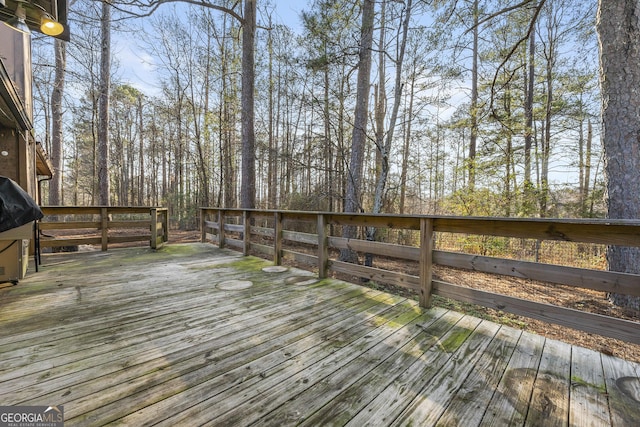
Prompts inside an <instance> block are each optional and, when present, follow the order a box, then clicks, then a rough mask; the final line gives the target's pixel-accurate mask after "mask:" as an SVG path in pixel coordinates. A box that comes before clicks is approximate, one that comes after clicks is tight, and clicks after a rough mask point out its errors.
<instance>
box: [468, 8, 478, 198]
mask: <svg viewBox="0 0 640 427" xmlns="http://www.w3.org/2000/svg"><path fill="white" fill-rule="evenodd" d="M478 14H479V11H478V0H474V2H473V53H472V56H473V58H472V65H471V106H470V109H471V111H470V112H471V136H470V137H469V158H468V159H467V162H468V169H469V190H471V191H473V190H474V189H475V186H476V146H477V144H478V142H477V141H478V56H479V54H478Z"/></svg>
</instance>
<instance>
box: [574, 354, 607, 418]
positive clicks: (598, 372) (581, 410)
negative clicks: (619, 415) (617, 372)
mask: <svg viewBox="0 0 640 427" xmlns="http://www.w3.org/2000/svg"><path fill="white" fill-rule="evenodd" d="M606 393H607V385H606V384H605V381H604V371H603V368H602V360H601V358H600V353H598V352H595V351H593V350H589V349H586V348H581V347H573V349H572V353H571V401H570V404H569V425H572V426H592V427H598V426H610V425H611V417H610V415H609V402H608V401H607V396H606Z"/></svg>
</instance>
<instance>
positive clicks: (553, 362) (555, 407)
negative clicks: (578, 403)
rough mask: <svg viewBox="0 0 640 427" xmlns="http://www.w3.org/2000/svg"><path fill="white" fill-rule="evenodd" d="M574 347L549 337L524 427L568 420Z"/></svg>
mask: <svg viewBox="0 0 640 427" xmlns="http://www.w3.org/2000/svg"><path fill="white" fill-rule="evenodd" d="M570 370H571V346H570V345H569V344H565V343H563V342H560V341H555V340H546V341H545V343H544V349H543V351H542V358H541V360H540V365H539V366H538V372H537V375H536V380H535V382H534V383H533V393H532V395H531V402H530V403H529V411H528V412H527V419H526V421H525V426H529V427H534V426H541V425H544V426H566V425H567V424H568V421H569V385H570V379H569V375H570Z"/></svg>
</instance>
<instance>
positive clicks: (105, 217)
mask: <svg viewBox="0 0 640 427" xmlns="http://www.w3.org/2000/svg"><path fill="white" fill-rule="evenodd" d="M100 227H101V228H102V251H103V252H105V251H106V250H107V248H108V246H109V212H108V209H107V208H106V207H103V208H100Z"/></svg>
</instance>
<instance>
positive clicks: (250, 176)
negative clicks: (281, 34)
mask: <svg viewBox="0 0 640 427" xmlns="http://www.w3.org/2000/svg"><path fill="white" fill-rule="evenodd" d="M255 39H256V1H255V0H245V3H244V22H243V26H242V96H241V97H242V101H241V103H242V117H241V122H242V188H241V196H240V204H241V207H242V208H244V209H253V208H255V206H256V158H255V130H254V96H253V91H254V85H255V65H254V60H255V58H254V57H255V55H254V45H255Z"/></svg>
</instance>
